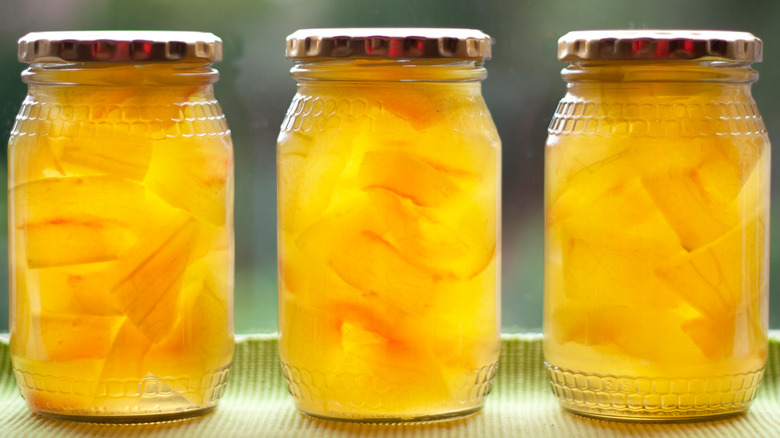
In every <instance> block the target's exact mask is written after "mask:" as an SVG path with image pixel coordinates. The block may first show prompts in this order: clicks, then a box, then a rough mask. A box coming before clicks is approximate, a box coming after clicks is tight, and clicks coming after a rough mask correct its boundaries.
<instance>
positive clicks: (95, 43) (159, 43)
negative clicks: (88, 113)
mask: <svg viewBox="0 0 780 438" xmlns="http://www.w3.org/2000/svg"><path fill="white" fill-rule="evenodd" d="M18 50H19V51H18V59H19V62H24V63H33V62H141V63H143V62H170V61H200V62H219V61H221V60H222V40H221V39H220V38H219V37H217V36H216V35H214V34H212V33H208V32H183V31H67V32H31V33H28V34H27V35H25V36H23V37H22V38H20V39H19V45H18Z"/></svg>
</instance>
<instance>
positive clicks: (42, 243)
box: [8, 32, 233, 422]
mask: <svg viewBox="0 0 780 438" xmlns="http://www.w3.org/2000/svg"><path fill="white" fill-rule="evenodd" d="M221 57H222V50H221V41H220V40H219V38H217V37H216V36H214V35H212V34H208V33H195V32H45V33H31V34H28V35H26V36H25V37H23V38H22V39H21V40H19V60H20V61H22V62H26V63H30V66H29V68H28V69H27V70H25V72H24V73H23V74H22V77H23V79H24V81H25V82H26V83H27V84H29V92H28V94H27V97H26V99H25V100H24V103H23V104H22V108H21V111H20V112H19V115H18V116H17V118H16V123H15V125H14V127H13V129H12V132H11V137H10V142H9V146H8V167H9V178H8V185H9V189H8V190H9V202H8V204H9V223H10V271H11V324H10V331H11V359H12V362H13V368H14V373H15V374H16V379H17V383H18V386H19V389H20V391H21V394H22V396H23V397H24V399H25V400H26V402H27V405H28V406H29V408H30V409H31V410H32V411H33V412H36V413H39V414H41V415H44V416H47V417H53V418H61V419H69V420H79V421H99V422H136V421H160V420H169V419H177V418H183V417H190V416H195V415H199V414H202V413H204V412H206V411H208V410H211V409H213V408H214V407H215V406H216V404H217V401H218V399H219V398H220V396H221V395H222V392H223V389H224V387H225V385H226V383H227V378H228V373H229V369H230V363H231V360H232V355H233V321H232V285H233V280H232V275H233V154H232V143H231V140H230V130H229V129H228V127H227V124H226V123H225V117H224V115H223V114H222V110H221V109H220V106H219V104H218V103H217V101H216V100H215V98H214V93H213V84H214V82H216V81H217V79H218V73H217V71H216V70H214V69H213V68H212V63H214V62H217V61H219V60H221Z"/></svg>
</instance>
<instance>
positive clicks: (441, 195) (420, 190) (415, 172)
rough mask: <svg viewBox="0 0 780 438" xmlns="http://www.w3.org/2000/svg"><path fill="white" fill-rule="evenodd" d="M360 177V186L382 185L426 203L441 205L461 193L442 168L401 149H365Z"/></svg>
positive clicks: (418, 202) (425, 204) (426, 204)
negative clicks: (393, 150) (394, 150)
mask: <svg viewBox="0 0 780 438" xmlns="http://www.w3.org/2000/svg"><path fill="white" fill-rule="evenodd" d="M358 180H359V184H360V188H363V189H366V188H382V189H385V190H388V191H391V192H393V193H395V194H397V195H399V196H402V197H404V198H408V199H410V200H412V201H413V202H414V203H415V204H417V205H423V206H430V205H439V204H442V203H444V202H446V201H449V200H450V199H451V198H453V197H455V196H456V195H458V194H459V190H458V187H457V186H456V185H455V184H454V183H453V182H452V181H451V180H450V179H449V178H448V177H447V176H446V175H444V174H443V173H442V172H440V171H438V170H436V169H435V168H433V167H432V166H431V165H429V164H427V163H426V162H424V161H422V160H420V159H419V158H416V157H414V156H412V155H409V154H404V153H399V152H391V151H369V152H366V154H365V155H364V157H363V161H362V163H361V165H360V173H359V176H358Z"/></svg>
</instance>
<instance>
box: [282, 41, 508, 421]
mask: <svg viewBox="0 0 780 438" xmlns="http://www.w3.org/2000/svg"><path fill="white" fill-rule="evenodd" d="M489 56H490V38H489V37H488V36H487V35H485V34H483V33H482V32H479V31H474V30H464V29H311V30H301V31H298V32H296V33H294V34H292V35H291V36H289V37H288V39H287V57H288V58H292V59H295V62H296V63H295V67H294V68H293V69H292V76H293V77H294V78H295V79H296V80H297V82H298V92H297V94H296V95H295V97H294V98H293V101H292V104H291V105H290V108H289V110H288V112H287V116H286V118H285V120H284V122H283V123H282V127H281V133H280V135H279V141H278V155H277V169H278V212H279V221H278V237H279V246H278V249H279V335H280V340H279V350H280V355H281V360H282V366H283V370H284V376H285V378H286V380H287V383H288V386H289V389H290V393H291V394H292V396H293V398H294V400H295V404H296V406H297V408H298V409H299V410H301V411H303V412H305V413H307V414H309V415H312V416H315V417H322V418H329V419H338V420H350V421H364V422H394V421H417V420H431V419H442V418H448V417H457V416H463V415H467V414H470V413H474V412H476V411H478V410H479V409H481V407H482V405H483V403H484V400H485V396H486V395H487V393H488V392H489V391H490V388H491V384H492V381H493V377H494V376H495V373H496V369H497V361H498V353H499V324H500V322H499V305H500V303H499V277H498V275H499V266H500V246H499V241H500V239H499V236H500V223H499V217H500V215H499V213H500V201H499V199H500V189H499V183H500V141H499V138H498V135H497V132H496V129H495V125H494V124H493V121H492V119H491V117H490V113H489V111H488V109H487V107H486V106H485V102H484V100H483V98H482V95H481V82H480V81H481V80H482V79H484V78H485V76H486V71H485V68H484V67H483V62H484V60H485V59H488V58H489Z"/></svg>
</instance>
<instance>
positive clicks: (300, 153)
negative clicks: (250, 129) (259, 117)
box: [277, 133, 352, 233]
mask: <svg viewBox="0 0 780 438" xmlns="http://www.w3.org/2000/svg"><path fill="white" fill-rule="evenodd" d="M345 137H346V138H341V139H339V141H338V142H335V141H334V139H332V138H331V137H329V136H327V135H324V136H323V137H320V138H318V139H317V143H316V144H315V143H314V140H313V138H312V137H311V136H309V135H305V134H301V133H282V134H281V135H280V136H279V145H280V146H279V157H278V160H277V171H278V175H277V185H278V191H279V199H278V206H279V221H280V224H281V226H282V228H283V229H284V230H285V231H287V232H290V233H298V232H300V231H302V230H304V229H306V228H307V227H308V226H310V225H311V224H312V223H313V222H314V221H316V220H317V218H318V217H319V216H320V214H322V212H323V211H325V209H326V208H327V207H328V204H329V203H330V202H331V196H332V194H333V192H334V189H335V187H336V184H337V183H338V181H339V178H340V176H341V174H342V173H343V172H344V170H345V167H346V166H347V163H348V161H349V159H350V153H351V150H352V137H351V136H349V135H347V136H345Z"/></svg>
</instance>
